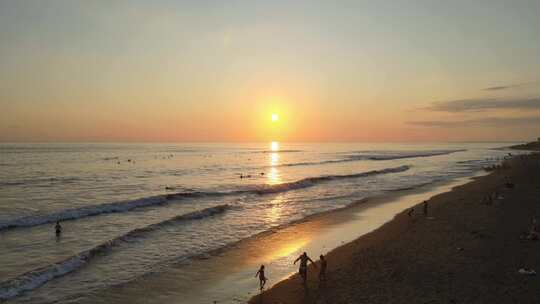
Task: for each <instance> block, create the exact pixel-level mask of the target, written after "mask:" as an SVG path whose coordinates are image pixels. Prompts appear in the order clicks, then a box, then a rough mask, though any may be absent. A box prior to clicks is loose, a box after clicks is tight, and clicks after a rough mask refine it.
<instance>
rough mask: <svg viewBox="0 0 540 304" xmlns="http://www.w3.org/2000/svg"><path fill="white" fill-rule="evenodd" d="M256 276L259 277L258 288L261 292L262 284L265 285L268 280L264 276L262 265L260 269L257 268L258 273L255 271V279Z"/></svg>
mask: <svg viewBox="0 0 540 304" xmlns="http://www.w3.org/2000/svg"><path fill="white" fill-rule="evenodd" d="M257 276H258V277H259V288H260V289H261V290H263V288H264V284H266V281H267V280H268V279H267V278H266V277H265V276H264V265H261V268H259V271H257V273H256V274H255V277H257Z"/></svg>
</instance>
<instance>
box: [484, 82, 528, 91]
mask: <svg viewBox="0 0 540 304" xmlns="http://www.w3.org/2000/svg"><path fill="white" fill-rule="evenodd" d="M520 86H521V85H519V84H516V85H506V86H497V87H489V88H484V89H482V90H483V91H500V90H506V89H513V88H517V87H520Z"/></svg>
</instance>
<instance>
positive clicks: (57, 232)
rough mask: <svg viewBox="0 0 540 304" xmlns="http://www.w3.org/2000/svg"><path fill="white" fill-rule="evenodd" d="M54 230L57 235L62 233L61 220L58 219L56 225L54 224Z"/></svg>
mask: <svg viewBox="0 0 540 304" xmlns="http://www.w3.org/2000/svg"><path fill="white" fill-rule="evenodd" d="M54 231H55V233H56V236H60V234H61V233H62V225H60V221H56V225H54Z"/></svg>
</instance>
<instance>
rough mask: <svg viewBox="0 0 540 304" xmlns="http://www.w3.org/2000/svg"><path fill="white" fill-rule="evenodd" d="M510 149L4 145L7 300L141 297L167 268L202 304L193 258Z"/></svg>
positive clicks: (1, 222)
mask: <svg viewBox="0 0 540 304" xmlns="http://www.w3.org/2000/svg"><path fill="white" fill-rule="evenodd" d="M509 145H510V144H509V143H451V144H447V143H434V144H379V143H373V144H371V143H358V144H349V143H347V144H345V143H325V144H311V143H309V144H289V143H277V142H273V143H253V144H229V143H226V144H225V143H211V144H210V143H194V144H188V143H185V144H7V143H5V144H0V244H1V245H0V256H1V257H2V258H1V260H0V261H1V262H0V300H7V301H8V302H13V303H57V302H60V303H70V302H85V301H86V302H89V303H96V302H100V299H105V297H101V295H110V294H111V290H115V292H114V294H115V297H116V298H115V301H116V302H122V301H124V302H129V301H128V298H129V295H128V293H127V292H122V290H129V286H130V284H131V285H132V284H136V286H139V287H140V286H142V288H146V287H145V285H144V282H145V280H147V278H149V277H156V276H163V277H164V278H168V279H169V280H175V281H182V280H183V281H184V283H183V285H184V286H188V287H189V288H192V289H193V290H202V291H201V299H203V298H204V296H203V295H202V293H204V286H202V287H201V286H198V285H201V284H203V283H201V282H200V281H198V280H192V279H191V278H190V276H188V275H182V273H184V274H185V273H190V271H193V269H190V270H188V268H189V267H193V261H199V260H205V261H211V260H213V259H217V258H218V257H219V256H222V255H223V254H224V253H226V252H227V251H228V250H232V249H231V248H234V246H235V244H238V243H239V242H242V241H243V240H246V239H249V238H253V237H254V236H256V235H258V234H261V233H265V232H268V231H273V230H279V229H283V228H284V227H287V226H288V225H290V224H291V223H294V222H298V221H301V220H302V219H305V218H308V217H310V216H312V215H314V214H318V213H323V212H331V211H332V210H338V209H343V208H345V209H346V208H348V206H350V205H352V204H355V203H357V202H359V201H361V200H362V199H365V198H370V197H374V196H380V195H384V194H386V193H395V192H399V191H401V190H407V189H409V190H410V189H415V188H419V187H424V186H426V185H430V184H435V183H444V182H450V181H452V180H455V179H457V178H462V177H467V176H473V175H475V174H477V173H478V172H481V171H482V170H483V168H484V167H486V166H491V165H493V164H496V163H498V162H500V160H501V159H503V158H504V157H505V156H506V155H508V153H510V152H511V153H515V152H513V151H508V150H507V149H505V148H501V147H504V146H509ZM56 221H61V224H62V226H63V232H62V234H61V235H60V236H56V235H55V233H54V225H55V223H56ZM216 267H217V266H216ZM172 268H174V269H175V273H176V274H178V275H177V276H170V275H169V276H166V275H165V273H170V269H172ZM184 268H185V271H184ZM205 271H209V274H207V276H212V271H213V270H212V269H205ZM255 271H256V269H254V272H255ZM250 279H251V278H250ZM141 282H143V283H141ZM160 282H161V283H162V284H163V282H165V283H166V282H167V279H161V280H160ZM147 288H150V286H147ZM116 291H118V292H116ZM235 292H236V293H242V292H243V291H238V290H237V291H235ZM223 294H226V292H225V293H223ZM246 294H247V291H246ZM106 299H108V300H107V301H105V300H102V302H110V299H111V298H110V297H108V298H106ZM232 300H233V299H232V298H231V299H224V300H223V301H232ZM205 301H206V300H205ZM154 302H155V303H160V300H159V298H157V299H156V298H153V299H147V301H145V303H154ZM203 302H204V301H203V300H201V303H203ZM179 303H182V301H180V302H179Z"/></svg>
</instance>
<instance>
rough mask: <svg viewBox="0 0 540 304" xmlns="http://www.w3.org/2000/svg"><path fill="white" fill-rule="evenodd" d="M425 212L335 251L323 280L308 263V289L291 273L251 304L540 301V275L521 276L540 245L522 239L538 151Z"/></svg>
mask: <svg viewBox="0 0 540 304" xmlns="http://www.w3.org/2000/svg"><path fill="white" fill-rule="evenodd" d="M508 183H510V184H508ZM489 196H491V199H487V197H489ZM422 211H423V210H422V207H421V205H418V206H417V207H416V208H415V212H414V214H413V215H412V216H409V215H408V214H407V212H402V213H401V214H398V215H397V216H396V217H395V219H394V220H392V221H390V222H388V223H387V224H385V225H384V226H382V227H380V228H379V229H377V230H375V231H373V232H372V233H369V234H367V235H364V236H362V237H360V238H358V239H357V240H355V241H353V242H351V243H348V244H345V245H343V246H341V247H339V248H337V249H335V250H333V251H331V252H330V253H329V254H328V255H327V260H328V281H327V282H326V283H325V284H323V285H320V284H319V282H318V279H317V270H316V269H314V268H313V267H310V268H309V282H308V286H307V289H306V288H303V287H302V284H301V282H300V278H299V277H298V275H294V276H292V277H290V278H289V279H287V280H284V281H282V282H279V283H278V284H276V285H275V286H274V287H272V288H271V289H269V290H268V291H265V292H264V293H262V294H261V295H258V296H255V297H253V298H252V299H251V300H250V303H287V304H288V303H540V275H529V274H522V273H520V272H519V270H520V269H522V268H526V269H534V270H536V271H540V241H530V240H524V239H521V238H520V236H522V235H524V234H525V233H526V232H527V231H528V229H529V228H530V227H531V221H532V219H533V216H534V215H540V156H539V155H538V154H532V155H529V156H519V157H515V158H513V159H511V160H509V161H507V162H506V163H505V165H504V166H502V167H501V168H498V169H497V170H495V171H493V172H492V173H490V174H489V175H487V176H483V177H480V178H477V179H476V180H474V181H472V182H470V183H468V184H465V185H463V186H459V187H456V188H454V189H453V190H452V191H450V192H447V193H443V194H440V195H437V196H435V197H433V198H431V199H430V201H429V209H428V215H427V216H424V214H423V212H422Z"/></svg>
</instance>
